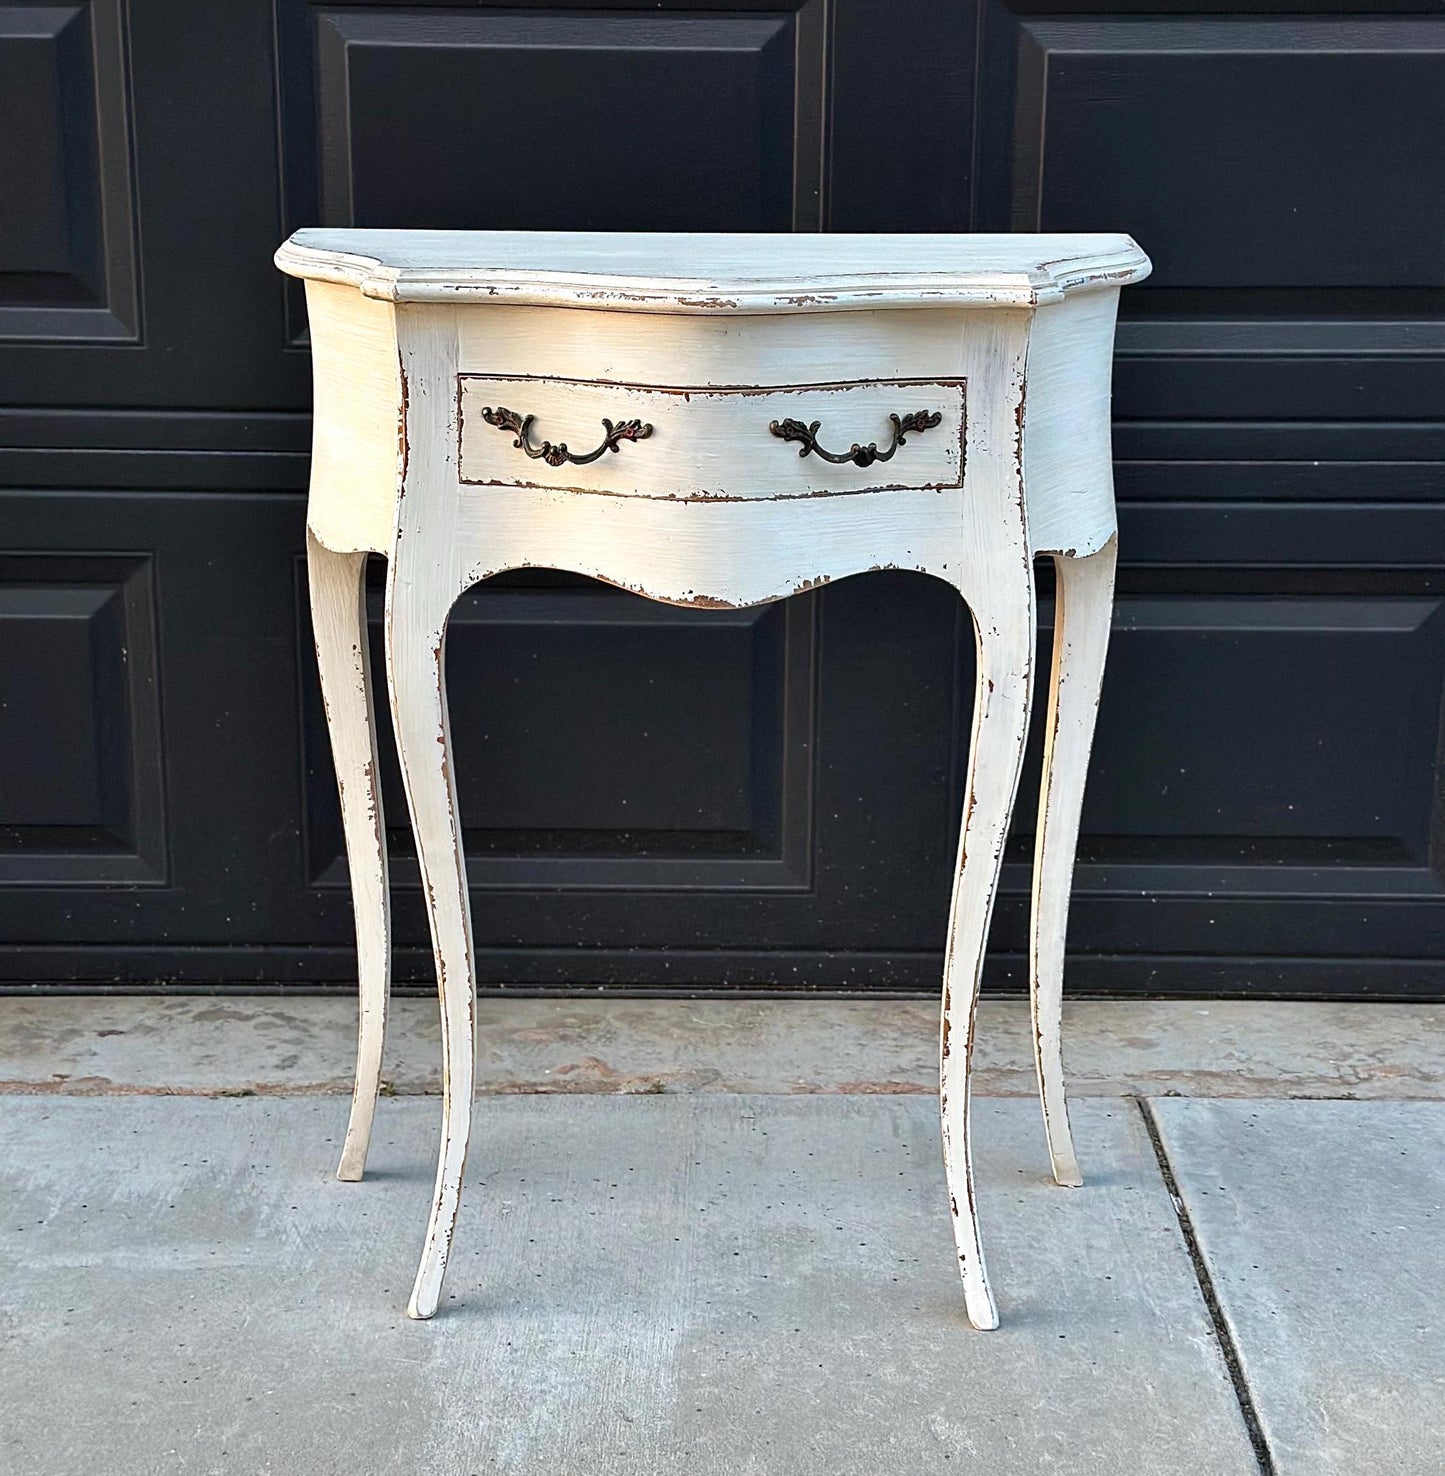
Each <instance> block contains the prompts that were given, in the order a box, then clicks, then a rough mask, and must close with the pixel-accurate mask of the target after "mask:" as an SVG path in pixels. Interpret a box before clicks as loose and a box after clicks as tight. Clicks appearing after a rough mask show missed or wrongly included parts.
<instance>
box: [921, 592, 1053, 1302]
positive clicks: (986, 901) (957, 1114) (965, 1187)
mask: <svg viewBox="0 0 1445 1476" xmlns="http://www.w3.org/2000/svg"><path fill="white" fill-rule="evenodd" d="M1020 593H1023V594H1024V598H1022V599H1020V598H1018V597H1016V596H1015V597H1011V598H1010V599H1009V600H1007V601H1006V602H1003V601H1001V602H1000V604H1001V605H1002V606H1003V607H1002V608H998V609H988V610H983V609H979V610H975V611H974V612H973V628H974V639H975V643H976V647H977V652H978V686H977V692H976V695H975V698H974V709H973V738H972V742H971V745H970V750H969V760H968V785H967V798H966V800H965V802H964V810H963V829H962V834H961V835H960V837H959V847H958V875H957V879H956V881H955V882H954V888H953V905H952V908H951V911H950V914H949V920H948V947H947V952H946V954H945V955H944V964H943V1021H942V1030H941V1038H940V1045H939V1088H940V1096H939V1106H940V1111H941V1115H942V1119H943V1161H944V1168H945V1171H946V1173H947V1177H948V1192H949V1206H950V1209H951V1210H952V1213H953V1234H954V1242H955V1244H956V1245H957V1247H958V1260H959V1267H960V1270H961V1272H962V1275H963V1298H964V1306H965V1308H966V1309H967V1312H968V1320H969V1321H970V1322H971V1323H972V1324H973V1325H974V1326H975V1327H977V1328H993V1327H997V1326H998V1313H997V1311H996V1310H995V1308H994V1302H993V1294H992V1293H991V1292H990V1290H989V1285H988V1272H987V1269H986V1268H985V1266H984V1260H983V1247H982V1245H981V1243H980V1241H979V1234H978V1216H977V1209H976V1206H975V1203H974V1191H973V1158H972V1148H971V1145H970V1142H969V1106H970V1104H969V1059H970V1057H971V1055H972V1052H973V1031H974V1016H975V1009H976V1006H977V1003H978V986H979V980H980V978H981V976H982V972H983V955H984V945H985V943H986V942H987V939H988V925H989V919H990V917H991V915H992V913H993V902H994V896H995V894H996V892H997V890H998V878H999V872H1000V870H1001V867H1002V862H1003V847H1004V840H1005V837H1006V836H1007V834H1008V827H1009V820H1010V818H1011V817H1012V815H1013V806H1014V797H1015V795H1016V794H1017V793H1018V782H1019V770H1020V767H1021V766H1022V763H1023V750H1024V741H1025V739H1026V737H1027V735H1028V718H1029V699H1030V696H1031V691H1032V685H1033V663H1034V599H1033V585H1032V581H1031V580H1030V581H1029V582H1028V584H1027V585H1026V587H1025V590H1024V591H1021V592H1020ZM955 1006H957V1018H955Z"/></svg>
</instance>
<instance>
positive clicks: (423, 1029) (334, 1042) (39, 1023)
mask: <svg viewBox="0 0 1445 1476" xmlns="http://www.w3.org/2000/svg"><path fill="white" fill-rule="evenodd" d="M478 1016H479V1022H478V1031H477V1049H478V1073H477V1076H478V1083H477V1084H478V1090H479V1091H481V1092H484V1093H486V1092H538V1091H542V1092H611V1093H625V1092H655V1091H659V1090H662V1091H668V1092H693V1091H744V1092H747V1091H751V1092H817V1091H821V1092H852V1093H864V1092H884V1093H886V1092H935V1091H937V1090H938V1005H937V1003H936V1002H935V1001H932V1000H929V1001H921V1000H906V999H872V1000H716V999H714V1000H672V999H662V1000H625V999H569V1000H549V999H518V998H504V999H499V998H496V997H495V996H484V997H483V998H482V999H481V1000H479V1001H478ZM1442 1036H1445V1007H1442V1006H1439V1005H1364V1004H1300V1003H1268V1002H1265V1001H1256V1000H1234V1001H1214V1002H1209V1003H1204V1002H1200V1001H1194V1000H1070V1001H1068V1002H1067V1004H1066V1005H1065V1009H1064V1060H1065V1065H1066V1067H1067V1074H1068V1083H1069V1090H1070V1092H1071V1093H1072V1094H1073V1095H1074V1096H1077V1097H1083V1096H1117V1095H1121V1094H1125V1093H1133V1094H1137V1095H1143V1096H1149V1095H1153V1096H1162V1095H1165V1094H1168V1093H1176V1092H1177V1093H1180V1094H1183V1095H1185V1096H1196V1095H1197V1096H1234V1097H1238V1096H1274V1095H1291V1096H1344V1095H1349V1096H1359V1097H1397V1098H1398V1097H1441V1096H1445V1058H1442V1054H1441V1051H1440V1048H1439V1044H1438V1042H1439V1041H1440V1039H1441V1038H1442ZM355 1049H356V1003H355V1000H354V999H351V998H346V997H331V998H316V997H313V998H306V997H287V998H278V997H277V996H276V995H275V994H271V995H263V996H247V995H245V994H230V993H228V994H226V995H224V996H212V997H180V998H177V997H170V998H164V999H158V998H155V997H150V998H145V997H136V998H113V997H112V998H84V997H81V998H76V997H70V998H40V999H36V998H8V999H7V998H0V1091H5V1090H11V1091H15V1090H19V1091H36V1090H51V1091H62V1092H67V1093H88V1092H113V1091H167V1092H201V1093H206V1092H217V1091H236V1090H255V1091H266V1092H297V1091H349V1090H350V1086H351V1070H352V1062H353V1059H354V1054H355ZM386 1061H387V1064H386V1076H387V1079H388V1080H389V1081H390V1082H391V1083H392V1085H393V1087H394V1089H395V1090H396V1091H398V1092H401V1093H406V1094H409V1093H413V1092H434V1091H438V1090H440V1085H441V1054H440V1045H439V1042H438V1028H437V1007H436V1003H435V1001H434V1000H431V999H418V998H408V999H400V1000H397V1001H396V1002H395V1004H394V1009H393V1025H392V1028H391V1030H390V1032H389V1039H388V1048H387V1056H386ZM974 1071H975V1079H976V1083H977V1088H978V1090H979V1091H980V1092H982V1093H984V1094H990V1095H1004V1094H1023V1095H1032V1093H1033V1091H1034V1068H1033V1057H1032V1046H1031V1036H1030V1032H1029V1022H1028V1008H1027V1004H1026V1002H1025V1001H1024V1000H1022V999H986V1000H984V1001H983V1003H982V1005H981V1006H980V1018H979V1033H978V1044H977V1048H976V1050H975V1052H974Z"/></svg>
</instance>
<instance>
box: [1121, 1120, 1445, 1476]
mask: <svg viewBox="0 0 1445 1476" xmlns="http://www.w3.org/2000/svg"><path fill="white" fill-rule="evenodd" d="M1150 1110H1152V1112H1153V1113H1154V1114H1155V1119H1156V1121H1157V1123H1158V1125H1159V1130H1160V1134H1161V1136H1162V1138H1163V1141H1164V1144H1165V1147H1166V1149H1167V1151H1168V1157H1169V1162H1170V1166H1171V1168H1172V1169H1173V1172H1174V1175H1175V1178H1176V1180H1177V1182H1178V1185H1179V1189H1180V1193H1181V1195H1182V1197H1183V1200H1184V1203H1185V1206H1186V1208H1187V1210H1188V1213H1189V1216H1190V1219H1191V1221H1192V1223H1193V1225H1194V1229H1195V1235H1196V1237H1197V1239H1198V1242H1199V1245H1200V1249H1201V1251H1202V1252H1203V1255H1204V1258H1205V1260H1206V1262H1207V1264H1208V1266H1209V1270H1210V1276H1211V1279H1212V1281H1213V1283H1214V1287H1215V1290H1216V1294H1217V1296H1218V1298H1219V1301H1220V1304H1221V1306H1222V1308H1223V1310H1224V1313H1225V1317H1226V1319H1227V1321H1228V1324H1229V1326H1230V1329H1231V1331H1232V1334H1233V1337H1234V1340H1235V1343H1236V1345H1237V1347H1238V1349H1239V1355H1240V1361H1241V1363H1242V1365H1243V1370H1244V1375H1245V1378H1246V1380H1247V1382H1248V1385H1249V1388H1250V1391H1251V1394H1252V1397H1253V1400H1254V1404H1255V1407H1256V1409H1257V1411H1258V1414H1259V1418H1260V1422H1261V1424H1262V1426H1263V1428H1264V1432H1265V1435H1266V1438H1267V1439H1268V1442H1269V1447H1270V1450H1271V1452H1272V1454H1273V1456H1274V1461H1275V1467H1276V1470H1277V1471H1278V1473H1279V1476H1361V1473H1375V1472H1379V1473H1380V1476H1439V1473H1440V1472H1441V1471H1442V1470H1445V1321H1442V1318H1441V1303H1440V1285H1441V1277H1442V1274H1445V1104H1441V1103H1434V1102H1410V1103H1406V1102H1398V1103H1396V1102H1389V1103H1383V1102H1372V1103H1360V1102H1263V1101H1261V1102H1189V1101H1159V1102H1152V1103H1151V1104H1150Z"/></svg>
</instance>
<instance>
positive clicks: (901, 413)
mask: <svg viewBox="0 0 1445 1476" xmlns="http://www.w3.org/2000/svg"><path fill="white" fill-rule="evenodd" d="M964 389H965V386H964V382H963V381H962V380H961V379H952V380H899V379H895V380H887V381H876V382H875V381H862V380H857V381H851V382H848V383H843V384H802V385H776V386H757V385H746V386H744V385H736V386H732V385H723V386H717V385H712V386H708V387H707V388H705V389H679V388H673V387H668V386H662V385H641V384H612V383H605V382H601V381H595V380H577V379H553V378H522V377H515V378H488V377H485V376H482V375H477V374H463V375H460V376H459V383H458V408H459V412H460V425H459V432H458V434H459V439H460V445H459V448H458V464H459V467H460V476H461V480H462V481H463V482H468V483H472V484H475V485H478V486H488V487H544V488H549V489H556V490H559V491H569V492H600V493H608V494H611V495H613V496H618V497H656V498H666V499H669V500H679V501H709V500H711V501H718V500H743V499H755V498H788V497H828V496H844V495H848V494H853V493H860V492H879V491H884V490H903V489H917V490H923V489H929V488H933V489H937V488H944V487H959V486H961V485H962V483H963V462H964V451H963V448H964V413H965V395H964ZM895 416H896V417H897V422H896V423H895V421H894V420H893V419H892V418H891V417H895ZM785 423H786V424H785ZM609 425H610V427H611V429H610V430H609ZM775 425H776V426H777V427H778V431H780V432H782V434H778V433H775V432H774V431H773V430H772V429H771V427H773V426H775ZM900 437H901V439H900ZM519 438H520V439H522V440H523V445H520V446H519V445H518V444H517V442H518V439H519ZM875 451H876V454H875ZM829 457H837V458H839V460H837V461H833V460H829V459H828V458H829ZM577 458H586V459H584V460H581V461H579V460H578V459H577Z"/></svg>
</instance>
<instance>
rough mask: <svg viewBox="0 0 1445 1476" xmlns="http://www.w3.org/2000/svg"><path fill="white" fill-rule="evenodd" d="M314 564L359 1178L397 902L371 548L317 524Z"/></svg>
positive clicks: (350, 1129) (339, 1173) (351, 1133)
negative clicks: (379, 748)
mask: <svg viewBox="0 0 1445 1476" xmlns="http://www.w3.org/2000/svg"><path fill="white" fill-rule="evenodd" d="M306 565H307V575H308V583H309V585H310V589H311V625H312V629H313V631H314V632H315V638H316V664H317V666H318V667H319V668H320V671H321V695H322V699H323V700H324V702H325V704H326V728H327V732H328V733H329V734H330V736H331V755H332V759H333V760H334V762H335V766H336V784H337V788H338V789H339V790H340V792H341V824H342V828H343V830H344V831H345V835H346V864H347V868H348V870H349V871H350V874H351V905H352V908H353V910H354V912H355V915H356V969H357V979H358V989H359V994H360V1018H359V1021H358V1025H357V1037H356V1081H355V1085H354V1086H353V1088H352V1094H351V1118H350V1120H349V1121H348V1122H347V1125H346V1142H345V1145H344V1146H343V1147H342V1150H341V1163H340V1165H339V1166H338V1168H337V1170H336V1177H337V1178H338V1179H345V1180H356V1179H360V1178H361V1177H362V1175H363V1174H364V1173H365V1172H366V1149H367V1145H368V1144H369V1142H370V1141H371V1123H372V1118H373V1117H374V1115H375V1113H376V1096H377V1092H378V1090H379V1089H380V1087H381V1053H382V1047H383V1045H384V1043H385V1037H386V1005H387V996H388V994H389V993H390V990H391V907H390V896H389V893H388V888H387V871H386V829H385V825H384V822H383V820H382V809H381V785H380V783H379V782H378V779H377V768H376V719H375V714H374V711H373V708H372V696H371V658H370V653H369V650H368V645H367V634H366V555H365V554H364V553H335V552H333V551H332V550H331V549H329V548H327V547H326V546H325V545H324V544H323V543H320V542H318V541H317V539H316V538H315V536H314V535H313V534H312V533H311V532H310V531H309V530H308V531H307V534H306Z"/></svg>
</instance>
